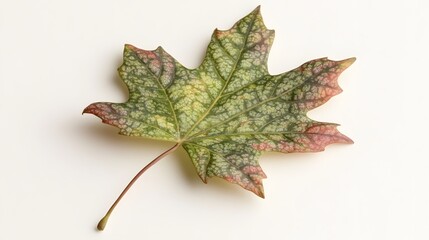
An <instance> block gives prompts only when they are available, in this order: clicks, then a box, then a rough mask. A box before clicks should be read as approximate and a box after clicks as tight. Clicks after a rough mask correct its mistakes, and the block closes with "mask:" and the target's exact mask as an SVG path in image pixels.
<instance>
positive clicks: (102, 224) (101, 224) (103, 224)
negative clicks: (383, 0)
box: [97, 143, 180, 231]
mask: <svg viewBox="0 0 429 240" xmlns="http://www.w3.org/2000/svg"><path fill="white" fill-rule="evenodd" d="M179 146H180V143H176V144H175V145H174V146H173V147H171V148H170V149H168V150H167V151H165V152H163V153H162V154H161V155H159V156H158V157H156V158H155V159H154V160H152V161H151V162H150V163H148V164H147V165H146V166H145V167H144V168H142V169H141V170H140V171H139V172H138V173H137V174H136V176H134V178H133V179H131V181H130V182H129V183H128V185H127V186H126V187H125V188H124V190H123V191H122V193H121V194H120V195H119V197H118V198H117V199H116V201H115V202H114V203H113V204H112V206H111V207H110V209H109V211H107V213H106V215H104V217H103V218H102V219H101V220H100V222H98V224H97V229H98V230H99V231H103V230H104V228H105V227H106V224H107V221H108V220H109V217H110V214H111V213H112V212H113V210H114V209H115V207H116V205H118V203H119V202H120V201H121V199H122V197H123V196H124V195H125V194H126V193H127V192H128V190H129V189H130V188H131V187H132V186H133V184H134V183H135V182H136V181H137V179H138V178H139V177H140V176H141V175H142V174H143V173H144V172H146V170H148V169H149V168H150V167H152V166H153V165H154V164H155V163H157V162H158V161H159V160H161V159H162V158H164V157H165V156H167V155H168V154H170V153H172V152H173V151H174V150H176V149H177V148H178V147H179Z"/></svg>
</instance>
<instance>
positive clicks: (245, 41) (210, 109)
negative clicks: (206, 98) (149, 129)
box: [182, 14, 258, 141]
mask: <svg viewBox="0 0 429 240" xmlns="http://www.w3.org/2000/svg"><path fill="white" fill-rule="evenodd" d="M257 16H258V15H257V14H255V15H254V16H253V19H252V21H251V22H250V24H249V28H248V29H247V32H246V35H245V40H244V43H243V45H242V47H241V50H240V54H239V55H238V58H237V61H236V62H235V64H234V67H233V68H232V70H231V72H230V73H229V75H228V77H227V79H226V81H225V84H224V86H223V87H222V89H221V90H220V91H219V94H218V95H217V96H216V98H215V99H214V100H213V103H212V104H211V105H210V107H209V108H208V109H207V111H206V112H205V113H204V114H203V115H202V116H201V117H200V118H199V119H198V121H196V122H195V124H194V125H193V126H192V127H191V128H190V129H189V131H188V132H187V133H186V135H185V136H184V137H183V138H182V141H186V140H187V138H188V137H189V135H190V134H191V133H192V131H193V130H194V129H195V128H196V127H197V126H198V125H199V124H200V123H201V122H202V121H203V120H204V119H205V118H206V117H207V115H208V114H209V113H210V112H211V111H212V109H213V107H214V106H215V105H216V104H217V102H218V101H219V99H220V98H221V97H222V96H223V92H224V91H225V89H226V88H227V86H228V84H229V82H230V81H231V78H232V76H233V75H234V73H235V70H236V69H237V65H238V63H239V62H240V61H241V58H242V57H243V52H244V49H245V48H246V44H247V41H248V39H249V35H250V31H251V30H252V28H253V26H254V23H255V21H256V18H257ZM221 47H222V46H221ZM213 67H215V66H213Z"/></svg>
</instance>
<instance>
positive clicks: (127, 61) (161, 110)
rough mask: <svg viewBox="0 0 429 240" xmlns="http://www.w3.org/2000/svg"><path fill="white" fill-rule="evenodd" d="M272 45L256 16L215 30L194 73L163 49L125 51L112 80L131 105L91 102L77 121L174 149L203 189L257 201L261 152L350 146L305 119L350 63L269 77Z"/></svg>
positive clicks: (334, 89) (313, 64) (316, 63)
mask: <svg viewBox="0 0 429 240" xmlns="http://www.w3.org/2000/svg"><path fill="white" fill-rule="evenodd" d="M273 39H274V31H273V30H269V29H267V28H266V27H265V25H264V23H263V20H262V17H261V15H260V10H259V7H258V8H257V9H255V10H254V11H253V12H251V13H250V14H249V15H247V16H245V17H244V18H243V19H241V20H240V21H238V22H237V23H236V24H235V25H234V26H233V27H232V28H231V29H229V30H226V31H221V30H217V29H216V30H215V31H214V33H213V35H212V37H211V40H210V43H209V46H208V48H207V52H206V55H205V58H204V60H203V62H202V63H201V65H200V66H199V67H198V68H196V69H188V68H186V67H184V66H183V65H181V64H180V63H179V62H178V61H177V60H175V59H174V58H173V57H172V56H171V55H169V54H168V53H167V52H166V51H164V50H163V49H162V48H160V47H159V48H157V49H156V50H153V51H146V50H142V49H139V48H136V47H134V46H131V45H126V46H125V50H124V62H123V64H122V66H121V67H120V68H119V74H120V76H121V78H122V79H123V81H124V82H125V84H126V85H127V87H128V90H129V99H128V101H126V102H125V103H108V102H98V103H93V104H91V105H89V106H88V107H87V108H86V109H85V110H84V112H85V113H92V114H95V115H96V116H98V117H100V118H101V119H102V120H103V122H104V123H107V124H110V125H113V126H116V127H118V128H119V129H120V134H123V135H127V136H138V137H145V138H152V139H159V140H166V141H171V142H177V143H179V144H180V145H181V146H183V148H184V149H185V150H186V151H187V153H188V154H189V156H190V158H191V160H192V162H193V164H194V166H195V168H196V170H197V172H198V175H199V176H200V177H201V179H202V180H203V181H204V182H206V180H207V178H208V177H213V176H217V177H220V178H223V179H226V180H227V181H229V182H232V183H236V184H239V185H240V186H242V187H243V188H245V189H247V190H250V191H252V192H254V193H255V194H257V195H258V196H261V197H263V196H264V191H263V187H262V179H263V178H265V177H266V175H265V173H264V172H263V171H262V169H261V167H260V166H259V163H258V158H259V156H260V155H261V153H262V152H264V151H275V152H282V153H291V152H315V151H322V150H324V148H325V146H326V145H328V144H331V143H351V142H352V141H351V140H350V139H349V138H347V137H346V136H344V135H343V134H341V133H340V132H339V131H338V130H337V129H336V126H337V125H336V124H332V123H324V122H318V121H315V120H312V119H310V118H308V117H307V115H306V113H307V112H308V111H309V110H311V109H313V108H316V107H318V106H320V105H321V104H323V103H325V102H326V101H328V100H329V99H330V98H331V97H332V96H334V95H336V94H338V93H340V92H341V89H340V87H339V86H338V83H337V78H338V76H339V75H340V73H341V72H342V71H344V70H345V69H346V68H347V67H348V66H350V65H351V64H352V63H353V62H354V60H355V59H354V58H350V59H346V60H342V61H332V60H329V59H327V58H321V59H316V60H312V61H309V62H307V63H304V64H303V65H301V66H299V67H297V68H296V69H293V70H291V71H288V72H285V73H282V74H279V75H270V74H269V73H268V69H267V58H268V53H269V50H270V47H271V45H272V43H273Z"/></svg>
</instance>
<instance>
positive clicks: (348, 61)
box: [340, 57, 356, 69]
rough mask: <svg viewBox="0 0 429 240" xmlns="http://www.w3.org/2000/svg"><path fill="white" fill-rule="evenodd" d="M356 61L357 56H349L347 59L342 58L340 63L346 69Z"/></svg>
mask: <svg viewBox="0 0 429 240" xmlns="http://www.w3.org/2000/svg"><path fill="white" fill-rule="evenodd" d="M355 61H356V58H355V57H352V58H347V59H345V60H342V61H341V63H340V64H341V68H342V69H346V68H348V67H350V66H351V65H352V64H353V63H354V62H355Z"/></svg>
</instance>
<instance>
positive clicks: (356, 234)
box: [0, 0, 429, 240]
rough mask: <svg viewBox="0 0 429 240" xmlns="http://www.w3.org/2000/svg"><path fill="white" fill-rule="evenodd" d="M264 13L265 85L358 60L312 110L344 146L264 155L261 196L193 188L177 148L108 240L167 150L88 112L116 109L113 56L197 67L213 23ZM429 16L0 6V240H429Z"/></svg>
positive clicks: (326, 8)
mask: <svg viewBox="0 0 429 240" xmlns="http://www.w3.org/2000/svg"><path fill="white" fill-rule="evenodd" d="M259 4H261V5H262V14H263V16H264V20H265V23H266V25H267V27H268V28H271V29H275V30H276V39H275V42H274V45H273V47H272V49H271V54H270V58H269V69H270V72H271V73H272V74H276V73H280V72H283V71H287V70H289V69H292V68H295V67H296V66H299V65H300V64H302V63H304V62H305V61H307V60H310V59H314V58H319V57H325V56H327V57H330V58H331V59H335V60H339V59H344V58H348V57H352V56H355V57H357V61H356V62H355V64H354V65H353V66H351V67H350V68H349V69H348V70H347V71H346V72H344V74H343V75H342V76H341V77H340V85H341V87H342V88H343V89H344V92H343V93H342V94H340V95H339V96H337V97H334V98H333V99H332V100H331V101H329V102H328V103H327V104H325V105H323V106H322V107H320V108H318V109H317V110H314V111H312V112H311V113H310V116H311V117H312V118H314V119H317V120H320V121H331V122H336V123H340V124H341V125H342V126H341V127H340V130H341V131H342V132H343V133H345V134H347V135H348V136H350V137H351V138H352V139H353V140H354V141H355V144H354V145H332V146H330V147H328V148H327V150H326V151H325V152H322V153H315V154H289V155H284V154H274V153H268V154H264V155H263V156H262V158H261V160H260V162H261V165H262V167H263V169H264V170H265V172H266V173H267V175H268V179H267V180H265V181H264V185H265V193H266V199H264V200H263V199H259V198H258V197H256V196H255V195H253V194H251V193H249V192H247V191H244V190H242V189H241V188H239V187H238V186H236V185H231V184H227V183H226V182H224V181H223V180H219V179H210V181H209V184H207V185H205V184H203V183H202V182H201V181H200V179H199V178H198V176H197V175H196V173H195V171H194V169H193V166H192V164H191V162H190V160H189V158H188V157H187V155H186V153H185V152H184V151H183V150H180V151H178V152H175V153H174V154H173V155H171V156H168V157H167V158H165V159H163V160H162V161H161V162H159V163H158V164H157V165H156V166H154V167H153V168H152V169H150V170H149V171H148V172H147V173H146V174H145V175H144V176H143V177H142V178H141V179H140V180H139V181H138V182H137V183H136V185H135V186H134V188H133V189H132V190H131V191H130V192H129V194H128V195H127V196H126V197H125V198H124V199H123V201H122V202H121V203H120V205H119V206H118V207H117V209H116V211H115V212H114V213H113V215H112V217H111V219H110V222H109V224H108V225H107V227H106V230H105V231H104V232H97V231H96V230H95V225H96V223H97V222H98V220H99V218H101V217H102V216H103V215H104V213H105V211H106V210H107V209H108V207H109V206H110V204H111V203H112V202H113V200H114V199H115V198H116V197H117V195H118V194H119V193H120V191H121V190H122V188H123V187H124V186H125V185H126V184H127V183H128V181H129V180H130V179H131V178H132V176H134V174H135V173H136V172H137V171H138V170H139V169H140V168H141V167H142V166H144V165H145V164H146V163H148V162H149V161H150V160H151V159H153V158H154V157H156V156H157V155H158V154H160V153H161V152H162V151H164V150H166V149H167V148H169V147H170V146H171V143H164V142H156V141H149V140H144V139H136V138H129V137H124V136H120V135H117V134H116V133H117V129H115V128H114V127H111V126H107V125H104V124H101V121H100V120H99V119H98V118H96V117H95V116H92V115H84V116H82V115H81V112H82V110H83V108H84V107H85V106H87V105H88V104H90V103H92V102H96V101H113V102H122V101H125V100H126V98H127V92H126V88H125V86H124V85H123V83H122V82H121V80H120V79H119V78H118V75H117V73H116V68H117V67H118V66H119V65H120V63H121V61H122V60H121V58H122V50H123V45H124V44H125V43H131V44H133V45H135V46H138V47H140V48H144V49H154V48H156V47H157V46H158V45H162V46H163V47H164V48H165V49H166V50H167V51H168V52H169V53H170V54H172V55H173V56H174V57H175V58H176V59H178V60H179V61H181V62H182V63H183V64H184V65H185V66H188V67H196V66H198V64H199V63H200V61H201V59H202V58H203V55H204V52H205V47H206V45H207V44H208V41H209V39H210V35H211V33H212V31H213V29H214V28H216V27H218V28H220V29H227V28H230V27H231V26H232V24H233V23H235V22H236V21H237V20H239V19H240V18H241V17H243V16H244V15H246V14H247V13H249V12H250V11H252V10H253V9H254V8H255V7H256V6H257V5H259ZM428 11H429V6H428V3H427V1H424V0H406V1H405V0H404V1H400V0H397V1H394V0H393V1H392V0H390V1H387V0H386V1H381V0H380V1H372V0H327V1H309V0H302V1H290V0H288V1H274V0H272V1H269V0H267V1H262V0H260V1H256V0H245V1H244V0H241V1H239V0H216V1H201V0H180V1H165V0H157V1H153V0H151V1H144V0H138V1H137V0H135V1H131V0H128V1H117V2H114V1H87V0H74V1H50V0H40V1H23V0H13V1H6V0H1V1H0V133H1V150H0V161H1V162H0V191H1V193H0V194H1V195H0V239H5V240H14V239H19V240H21V239H25V240H27V239H44V240H59V239H61V240H68V239H70V240H87V239H106V240H110V239H120V240H127V239H298V240H301V239H303V240H304V239H309V240H310V239H311V240H313V239H317V240H320V239H329V240H348V239H359V240H361V239H365V240H366V239H374V240H380V239H389V240H392V239H395V240H396V239H413V240H414V239H429V229H428V228H429V175H428V171H429V157H428V155H429V154H428V151H429V147H428V133H429V131H428V123H429V114H428V107H427V104H428V102H429V101H428V100H427V95H426V94H427V92H428V87H429V84H428V82H429V79H428V69H429V67H428V63H429V61H428V57H429V47H428V45H429V33H428V29H429V17H428Z"/></svg>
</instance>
